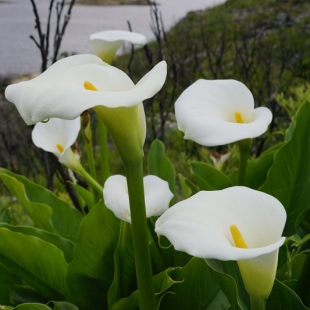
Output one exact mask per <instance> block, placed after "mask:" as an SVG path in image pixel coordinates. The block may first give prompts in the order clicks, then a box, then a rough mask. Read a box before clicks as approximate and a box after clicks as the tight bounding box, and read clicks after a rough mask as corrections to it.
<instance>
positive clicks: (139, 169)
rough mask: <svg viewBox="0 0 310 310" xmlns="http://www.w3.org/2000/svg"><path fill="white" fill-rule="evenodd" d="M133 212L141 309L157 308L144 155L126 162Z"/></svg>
mask: <svg viewBox="0 0 310 310" xmlns="http://www.w3.org/2000/svg"><path fill="white" fill-rule="evenodd" d="M124 165H125V171H126V176H127V184H128V194H129V202H130V213H131V227H132V237H133V246H134V253H135V264H136V275H137V283H138V290H139V303H140V310H155V295H154V288H153V277H152V266H151V256H150V248H149V240H148V230H147V222H146V211H145V201H144V189H143V163H142V157H141V158H138V159H137V160H136V161H134V162H131V161H129V162H128V161H127V162H124Z"/></svg>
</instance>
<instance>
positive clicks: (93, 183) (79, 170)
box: [72, 164, 103, 197]
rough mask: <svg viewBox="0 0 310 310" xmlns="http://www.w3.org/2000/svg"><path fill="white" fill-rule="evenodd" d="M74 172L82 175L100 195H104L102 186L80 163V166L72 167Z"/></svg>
mask: <svg viewBox="0 0 310 310" xmlns="http://www.w3.org/2000/svg"><path fill="white" fill-rule="evenodd" d="M72 170H73V171H74V172H76V173H78V174H79V175H81V176H82V177H83V178H84V179H85V181H86V182H87V183H88V184H89V185H90V186H91V187H92V188H93V189H94V190H95V192H96V193H97V196H98V197H102V195H103V188H102V186H101V185H100V184H99V183H98V182H97V181H96V180H95V179H94V178H93V177H92V176H91V175H90V174H89V173H88V172H87V171H86V170H85V169H84V167H83V166H82V165H81V164H80V165H79V167H78V168H75V169H72Z"/></svg>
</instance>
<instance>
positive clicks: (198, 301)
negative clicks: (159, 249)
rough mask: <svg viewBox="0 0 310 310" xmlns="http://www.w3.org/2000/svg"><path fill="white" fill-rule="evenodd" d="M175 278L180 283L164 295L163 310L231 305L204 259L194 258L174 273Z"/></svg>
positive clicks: (223, 307)
mask: <svg viewBox="0 0 310 310" xmlns="http://www.w3.org/2000/svg"><path fill="white" fill-rule="evenodd" d="M173 279H177V280H179V283H177V284H175V285H173V286H172V287H171V288H170V289H169V293H170V292H171V293H170V294H166V295H165V296H164V297H163V299H162V302H161V305H160V309H161V310H170V309H179V310H188V309H195V310H200V309H201V310H206V309H209V310H211V309H227V308H228V307H229V305H230V304H229V302H228V300H227V298H226V297H225V295H223V294H222V293H221V291H220V289H219V286H218V284H217V282H216V281H215V279H214V278H213V276H212V274H211V272H210V271H209V268H208V266H207V264H206V263H205V261H204V260H203V259H200V258H192V259H191V261H190V262H189V263H188V264H187V265H186V266H185V267H184V268H180V269H178V270H176V271H175V272H174V273H173Z"/></svg>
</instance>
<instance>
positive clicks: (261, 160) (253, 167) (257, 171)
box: [229, 143, 284, 189]
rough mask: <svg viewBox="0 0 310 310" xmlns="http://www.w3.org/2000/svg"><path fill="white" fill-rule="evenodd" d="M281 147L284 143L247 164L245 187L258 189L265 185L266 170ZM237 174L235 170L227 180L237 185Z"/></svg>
mask: <svg viewBox="0 0 310 310" xmlns="http://www.w3.org/2000/svg"><path fill="white" fill-rule="evenodd" d="M283 145H284V143H279V144H277V145H275V146H274V147H272V148H270V149H268V150H267V151H265V152H264V153H263V154H262V155H261V156H260V157H258V158H255V159H253V160H251V161H250V162H249V163H248V165H247V171H246V177H245V186H247V187H250V188H253V189H258V188H259V187H260V186H262V185H263V184H264V183H265V181H266V179H267V173H268V170H269V169H270V167H271V166H272V164H273V161H274V156H275V153H276V151H277V150H278V149H279V148H280V147H282V146H283ZM238 173H239V171H238V170H236V171H234V172H233V173H232V174H230V175H229V178H230V179H231V180H232V182H233V183H234V184H237V182H238Z"/></svg>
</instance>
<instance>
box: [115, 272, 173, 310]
mask: <svg viewBox="0 0 310 310" xmlns="http://www.w3.org/2000/svg"><path fill="white" fill-rule="evenodd" d="M177 269H178V268H168V269H167V270H165V271H162V272H161V273H159V274H157V275H155V276H154V277H153V284H154V291H155V295H156V303H157V307H159V305H160V301H161V299H162V297H163V296H164V295H165V292H166V291H167V290H168V289H169V288H170V287H171V286H172V285H173V284H175V283H178V281H175V280H174V279H173V278H172V275H173V274H174V272H175V270H177ZM139 309H140V308H139V292H138V291H137V290H136V291H135V292H133V293H132V294H131V295H130V296H129V297H128V298H122V299H120V300H118V301H117V302H116V303H114V304H113V305H112V307H111V310H139Z"/></svg>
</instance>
